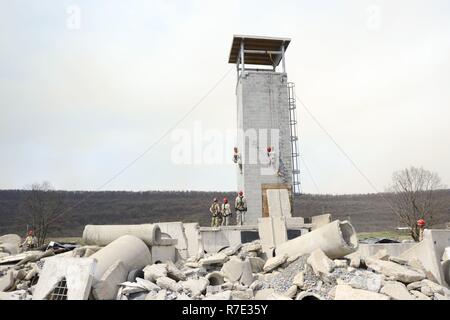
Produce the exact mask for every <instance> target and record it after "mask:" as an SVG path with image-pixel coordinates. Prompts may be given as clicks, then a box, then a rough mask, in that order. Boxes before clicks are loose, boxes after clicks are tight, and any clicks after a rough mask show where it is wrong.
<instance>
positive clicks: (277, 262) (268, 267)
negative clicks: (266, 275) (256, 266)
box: [263, 254, 288, 272]
mask: <svg viewBox="0 0 450 320" xmlns="http://www.w3.org/2000/svg"><path fill="white" fill-rule="evenodd" d="M287 257H288V256H287V255H286V254H284V255H277V256H276V257H272V258H269V259H267V261H266V263H265V264H264V267H263V270H264V272H269V271H272V270H273V269H275V268H276V267H279V266H281V265H282V264H283V263H285V262H286V260H287Z"/></svg>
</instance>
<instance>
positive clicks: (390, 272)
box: [365, 258, 425, 283]
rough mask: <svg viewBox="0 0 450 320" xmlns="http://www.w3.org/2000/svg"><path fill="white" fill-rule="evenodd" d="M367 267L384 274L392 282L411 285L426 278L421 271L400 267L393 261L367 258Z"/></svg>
mask: <svg viewBox="0 0 450 320" xmlns="http://www.w3.org/2000/svg"><path fill="white" fill-rule="evenodd" d="M365 262H366V265H367V267H369V268H371V269H373V270H375V271H376V272H379V273H382V274H384V275H385V276H386V277H389V278H390V279H391V280H395V281H401V282H403V283H411V282H415V281H420V280H422V279H424V278H425V274H424V273H423V272H421V271H419V270H413V269H411V268H409V267H406V266H402V265H399V264H397V263H395V262H392V261H384V260H376V259H372V258H366V260H365Z"/></svg>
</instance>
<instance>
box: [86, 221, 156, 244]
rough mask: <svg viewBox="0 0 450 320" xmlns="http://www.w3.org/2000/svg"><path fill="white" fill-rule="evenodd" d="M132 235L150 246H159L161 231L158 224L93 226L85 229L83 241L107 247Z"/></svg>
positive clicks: (90, 225)
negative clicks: (123, 237)
mask: <svg viewBox="0 0 450 320" xmlns="http://www.w3.org/2000/svg"><path fill="white" fill-rule="evenodd" d="M124 235H131V236H134V237H137V238H139V239H141V240H142V241H144V242H145V243H146V244H147V245H148V246H152V245H154V244H157V243H158V241H159V239H161V231H160V228H159V226H158V225H157V224H130V225H92V224H88V225H86V226H85V227H84V231H83V241H84V242H85V243H86V244H91V245H100V246H106V245H108V244H110V243H111V242H113V241H114V240H116V239H118V238H120V237H122V236H124Z"/></svg>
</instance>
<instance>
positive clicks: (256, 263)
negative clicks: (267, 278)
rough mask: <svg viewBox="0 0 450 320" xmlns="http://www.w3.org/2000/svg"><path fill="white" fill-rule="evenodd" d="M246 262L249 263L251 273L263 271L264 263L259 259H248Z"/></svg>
mask: <svg viewBox="0 0 450 320" xmlns="http://www.w3.org/2000/svg"><path fill="white" fill-rule="evenodd" d="M248 261H250V265H251V267H252V272H253V273H259V272H262V271H263V268H264V264H265V263H266V262H265V261H264V260H263V259H261V258H260V257H248Z"/></svg>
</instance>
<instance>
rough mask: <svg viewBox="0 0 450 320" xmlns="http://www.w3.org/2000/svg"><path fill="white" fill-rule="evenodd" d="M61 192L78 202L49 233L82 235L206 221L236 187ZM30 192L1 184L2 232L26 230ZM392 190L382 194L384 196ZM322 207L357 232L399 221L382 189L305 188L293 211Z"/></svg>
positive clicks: (68, 201) (443, 194) (447, 197)
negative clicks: (96, 229) (100, 227)
mask: <svg viewBox="0 0 450 320" xmlns="http://www.w3.org/2000/svg"><path fill="white" fill-rule="evenodd" d="M58 192H59V193H60V195H61V197H62V198H63V201H64V207H67V208H70V207H72V206H75V205H76V206H75V208H74V209H72V210H69V211H68V213H66V214H64V215H63V216H61V218H60V219H59V221H58V223H57V225H56V226H55V227H54V228H53V229H52V230H51V235H52V236H67V237H69V236H81V234H82V232H83V228H84V226H85V225H86V224H120V223H122V224H133V223H152V222H158V221H184V222H199V223H200V224H201V225H204V226H206V225H208V224H209V223H210V215H209V211H208V209H209V206H210V202H211V199H212V198H213V197H219V199H221V198H223V197H224V196H227V197H228V198H229V199H234V197H235V194H234V193H218V192H215V193H213V192H193V191H186V192H180V191H172V192H168V191H148V192H124V191H104V192H85V191H77V192H69V191H58ZM26 194H27V191H24V190H0V235H1V234H6V233H19V234H23V233H24V232H25V229H26V219H24V217H25V212H24V211H23V210H22V209H21V202H22V201H23V199H24V198H25V197H26ZM390 196H391V195H390V194H384V197H386V198H388V197H390ZM439 197H440V198H442V199H443V200H444V201H446V203H447V204H448V205H447V208H450V190H442V191H439ZM324 212H325V213H331V214H332V215H333V218H335V219H350V221H351V222H352V223H353V225H354V226H355V228H356V230H357V231H358V232H363V231H364V232H365V231H367V232H369V231H385V230H393V229H395V228H396V227H397V226H399V224H398V222H397V219H396V217H395V216H394V215H393V213H392V211H391V209H390V208H389V205H388V204H387V202H386V201H384V200H383V198H382V197H381V196H380V195H378V194H363V195H310V194H304V195H301V196H298V197H296V199H295V206H294V215H295V216H302V217H310V216H313V215H317V214H321V213H324ZM233 218H234V217H233ZM437 218H438V221H439V222H440V223H444V222H448V221H450V211H449V209H446V210H445V211H443V212H440V213H439V214H438V215H437ZM233 220H234V219H233ZM233 222H234V221H233ZM440 226H443V224H441V225H440Z"/></svg>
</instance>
